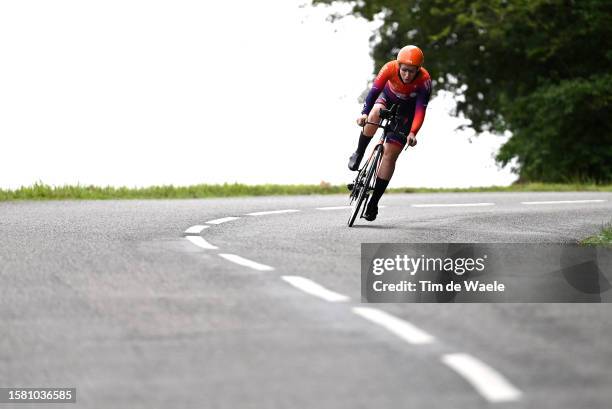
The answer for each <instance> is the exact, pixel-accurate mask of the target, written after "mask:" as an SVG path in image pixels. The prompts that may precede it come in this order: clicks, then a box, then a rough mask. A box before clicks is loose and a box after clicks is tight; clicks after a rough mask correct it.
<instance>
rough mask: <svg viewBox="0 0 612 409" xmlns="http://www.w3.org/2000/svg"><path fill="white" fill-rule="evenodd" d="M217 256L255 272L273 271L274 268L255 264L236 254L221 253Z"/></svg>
mask: <svg viewBox="0 0 612 409" xmlns="http://www.w3.org/2000/svg"><path fill="white" fill-rule="evenodd" d="M219 255H220V256H221V257H223V258H224V259H226V260H229V261H231V262H232V263H236V264H240V265H241V266H245V267H249V268H252V269H253V270H257V271H272V270H274V267H270V266H267V265H265V264H260V263H257V262H255V261H252V260H249V259H246V258H244V257H240V256H238V255H236V254H227V253H221V254H219Z"/></svg>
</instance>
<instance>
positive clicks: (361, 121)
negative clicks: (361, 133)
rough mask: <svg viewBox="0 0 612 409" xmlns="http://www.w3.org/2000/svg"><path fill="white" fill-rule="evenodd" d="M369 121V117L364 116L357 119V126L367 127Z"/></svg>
mask: <svg viewBox="0 0 612 409" xmlns="http://www.w3.org/2000/svg"><path fill="white" fill-rule="evenodd" d="M367 120H368V116H367V115H366V114H362V115H361V116H360V117H359V118H357V125H359V126H365V124H366V121H367Z"/></svg>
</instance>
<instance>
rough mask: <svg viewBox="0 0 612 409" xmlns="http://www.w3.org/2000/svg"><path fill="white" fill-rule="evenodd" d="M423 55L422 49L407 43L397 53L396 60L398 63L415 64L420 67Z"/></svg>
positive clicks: (423, 58)
mask: <svg viewBox="0 0 612 409" xmlns="http://www.w3.org/2000/svg"><path fill="white" fill-rule="evenodd" d="M424 60H425V56H424V55H423V51H421V49H420V48H419V47H417V46H415V45H407V46H406V47H404V48H402V49H401V50H400V51H399V53H397V62H398V63H400V64H407V65H416V66H417V67H420V66H421V65H423V61H424Z"/></svg>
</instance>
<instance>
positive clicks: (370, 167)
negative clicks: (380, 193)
mask: <svg viewBox="0 0 612 409" xmlns="http://www.w3.org/2000/svg"><path fill="white" fill-rule="evenodd" d="M382 149H383V147H382V145H378V146H376V147H375V148H374V153H373V154H372V156H371V157H370V160H369V161H368V163H366V165H365V166H364V167H363V169H362V171H361V173H360V174H359V177H358V178H357V180H356V182H357V183H355V185H354V187H353V189H355V188H357V189H359V193H358V194H357V198H356V200H354V201H353V207H352V209H351V215H350V216H349V220H348V227H353V224H354V223H355V219H357V215H358V214H359V213H360V212H359V211H360V210H361V213H363V212H364V210H365V205H364V203H367V199H368V197H369V195H370V191H371V190H372V189H374V183H375V181H376V177H375V175H376V174H377V173H378V165H379V163H380V158H381V157H382ZM362 205H364V206H363V207H362Z"/></svg>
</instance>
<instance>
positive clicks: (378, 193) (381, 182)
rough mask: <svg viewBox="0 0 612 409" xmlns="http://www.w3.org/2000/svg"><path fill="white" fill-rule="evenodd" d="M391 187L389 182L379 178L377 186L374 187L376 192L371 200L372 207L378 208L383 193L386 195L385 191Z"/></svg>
mask: <svg viewBox="0 0 612 409" xmlns="http://www.w3.org/2000/svg"><path fill="white" fill-rule="evenodd" d="M388 185H389V181H388V180H384V179H381V178H379V177H377V178H376V184H375V185H374V192H372V197H371V198H370V203H371V205H372V206H375V205H376V206H377V205H378V201H379V200H380V198H381V197H382V195H383V193H385V189H386V188H387V186H388Z"/></svg>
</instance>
